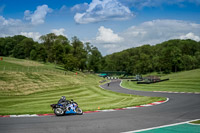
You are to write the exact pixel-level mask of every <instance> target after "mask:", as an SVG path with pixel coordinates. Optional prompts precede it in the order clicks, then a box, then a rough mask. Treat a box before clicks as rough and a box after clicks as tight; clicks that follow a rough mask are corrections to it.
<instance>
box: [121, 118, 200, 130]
mask: <svg viewBox="0 0 200 133" xmlns="http://www.w3.org/2000/svg"><path fill="white" fill-rule="evenodd" d="M197 120H200V119H195V120H190V121H185V122H180V123H175V124H169V125H163V126H157V127H152V128H146V129H140V130H133V131H127V132H121V133H134V132H143V131H148V130H152V129H158V128H163V127H170V126H176V125H180V124H185V123H189V122H192V121H197ZM189 124H191V123H189ZM195 125H196V124H195Z"/></svg>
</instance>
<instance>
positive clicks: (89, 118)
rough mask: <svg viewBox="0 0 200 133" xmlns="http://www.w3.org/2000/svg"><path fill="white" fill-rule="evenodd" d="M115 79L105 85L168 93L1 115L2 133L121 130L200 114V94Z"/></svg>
mask: <svg viewBox="0 0 200 133" xmlns="http://www.w3.org/2000/svg"><path fill="white" fill-rule="evenodd" d="M119 84H120V81H119V80H117V81H112V82H111V83H110V86H107V84H105V85H102V87H103V88H105V89H108V90H112V91H115V92H120V93H127V94H134V95H143V96H156V97H157V96H158V97H168V98H169V101H168V102H166V103H163V104H160V105H155V106H150V107H142V108H136V109H129V110H119V111H113V112H96V113H89V114H84V115H81V116H79V115H70V116H62V117H56V116H46V117H31V118H0V133H55V132H58V133H119V132H126V131H133V130H139V129H145V128H151V127H157V126H163V125H168V124H174V123H178V122H184V121H189V120H193V119H199V118H200V95H199V94H170V93H155V92H142V91H133V90H128V89H124V88H122V87H120V85H119Z"/></svg>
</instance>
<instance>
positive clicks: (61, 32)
mask: <svg viewBox="0 0 200 133" xmlns="http://www.w3.org/2000/svg"><path fill="white" fill-rule="evenodd" d="M51 32H52V33H54V34H56V35H63V36H66V35H65V33H64V32H65V29H64V28H60V29H52V30H51Z"/></svg>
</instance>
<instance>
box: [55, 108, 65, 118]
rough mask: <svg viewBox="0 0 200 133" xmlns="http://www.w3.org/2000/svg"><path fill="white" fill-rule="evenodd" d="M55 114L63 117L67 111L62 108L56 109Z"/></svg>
mask: <svg viewBox="0 0 200 133" xmlns="http://www.w3.org/2000/svg"><path fill="white" fill-rule="evenodd" d="M54 113H55V114H56V115H57V116H63V115H64V114H65V111H64V110H63V109H61V108H55V109H54Z"/></svg>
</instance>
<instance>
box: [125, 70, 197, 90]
mask: <svg viewBox="0 0 200 133" xmlns="http://www.w3.org/2000/svg"><path fill="white" fill-rule="evenodd" d="M161 78H162V79H165V78H169V80H168V81H163V82H159V83H154V84H137V82H131V81H127V80H123V83H122V86H123V87H126V88H129V89H133V90H142V91H173V92H200V69H196V70H190V71H184V72H178V73H172V74H168V75H165V76H162V77H161Z"/></svg>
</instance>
